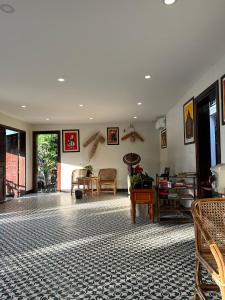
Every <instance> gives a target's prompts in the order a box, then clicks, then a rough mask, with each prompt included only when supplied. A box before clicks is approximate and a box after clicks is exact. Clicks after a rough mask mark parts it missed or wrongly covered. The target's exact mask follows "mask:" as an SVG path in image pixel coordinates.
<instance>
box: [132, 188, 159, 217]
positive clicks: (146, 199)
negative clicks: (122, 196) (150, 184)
mask: <svg viewBox="0 0 225 300" xmlns="http://www.w3.org/2000/svg"><path fill="white" fill-rule="evenodd" d="M130 199H131V218H132V222H133V223H135V222H136V204H148V212H149V220H150V222H151V223H154V189H131V191H130Z"/></svg>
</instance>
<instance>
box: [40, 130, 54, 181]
mask: <svg viewBox="0 0 225 300" xmlns="http://www.w3.org/2000/svg"><path fill="white" fill-rule="evenodd" d="M57 142H58V137H57V135H55V134H40V135H38V138H37V145H38V146H37V152H38V155H37V157H38V171H39V174H43V175H44V181H45V185H46V186H47V185H48V184H50V183H54V182H56V176H57V175H56V174H57V163H58V161H57V158H58V150H57Z"/></svg>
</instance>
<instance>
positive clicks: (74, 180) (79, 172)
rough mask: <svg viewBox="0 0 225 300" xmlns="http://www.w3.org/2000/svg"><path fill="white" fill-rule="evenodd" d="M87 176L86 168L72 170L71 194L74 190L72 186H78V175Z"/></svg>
mask: <svg viewBox="0 0 225 300" xmlns="http://www.w3.org/2000/svg"><path fill="white" fill-rule="evenodd" d="M86 176H87V170H86V169H76V170H73V172H72V176H71V195H72V194H73V192H74V191H75V189H74V187H75V186H78V180H77V178H78V177H86Z"/></svg>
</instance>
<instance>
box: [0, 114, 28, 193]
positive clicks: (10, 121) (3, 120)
mask: <svg viewBox="0 0 225 300" xmlns="http://www.w3.org/2000/svg"><path fill="white" fill-rule="evenodd" d="M0 124H1V125H5V126H9V127H13V128H16V129H20V130H24V131H25V132H26V190H27V191H29V190H31V189H32V131H31V125H30V124H28V123H25V122H22V121H20V120H17V119H15V118H12V117H9V116H7V115H5V114H4V113H1V112H0Z"/></svg>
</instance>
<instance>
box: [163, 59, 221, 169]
mask: <svg viewBox="0 0 225 300" xmlns="http://www.w3.org/2000/svg"><path fill="white" fill-rule="evenodd" d="M224 73H225V56H224V57H223V58H222V59H221V60H220V61H219V62H218V63H217V64H215V65H214V66H212V67H211V68H210V69H209V70H208V71H207V72H206V73H205V74H204V75H203V76H202V77H201V78H199V80H197V81H196V83H195V84H194V86H192V88H191V89H190V90H189V91H187V93H186V94H185V95H184V96H183V97H182V99H181V101H180V102H178V103H177V104H176V105H175V106H174V107H173V108H172V109H171V110H170V111H169V112H168V114H167V116H166V118H167V145H168V146H167V147H168V148H167V149H166V150H165V149H164V150H161V151H160V167H161V168H162V169H163V168H164V167H165V166H169V167H170V168H171V171H172V172H173V173H174V172H175V173H176V172H181V171H195V170H196V158H195V144H191V145H184V131H183V104H184V103H185V102H186V101H188V100H189V99H191V98H192V97H193V96H194V97H197V96H198V95H199V94H200V93H201V92H203V91H204V90H205V89H206V88H207V87H209V86H210V85H211V84H212V83H213V82H215V81H216V80H218V79H219V80H220V77H221V76H222V75H223V74H224ZM220 98H221V97H220ZM220 101H221V99H220ZM220 110H221V103H220ZM220 116H221V111H220ZM220 121H221V120H220ZM220 130H221V131H220V132H221V159H222V162H225V126H222V123H221V128H220ZM165 157H166V160H165Z"/></svg>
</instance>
